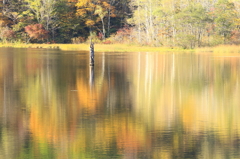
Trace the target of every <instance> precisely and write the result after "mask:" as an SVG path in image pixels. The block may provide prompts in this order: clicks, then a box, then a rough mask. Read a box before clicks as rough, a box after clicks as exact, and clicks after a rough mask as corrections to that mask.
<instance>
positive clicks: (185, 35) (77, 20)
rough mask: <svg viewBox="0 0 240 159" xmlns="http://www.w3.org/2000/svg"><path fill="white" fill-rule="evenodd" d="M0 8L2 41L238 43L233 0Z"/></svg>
mask: <svg viewBox="0 0 240 159" xmlns="http://www.w3.org/2000/svg"><path fill="white" fill-rule="evenodd" d="M0 8H1V13H0V27H1V28H0V40H1V42H3V43H4V42H19V43H82V42H85V41H87V40H89V39H90V38H89V37H91V38H92V39H93V40H95V42H103V43H106V44H109V43H136V44H142V45H151V46H169V47H175V46H181V47H183V48H194V47H202V46H215V45H219V44H239V43H240V39H239V37H240V32H239V29H240V27H239V26H240V2H239V1H238V0H231V1H230V0H190V1H189V0H0Z"/></svg>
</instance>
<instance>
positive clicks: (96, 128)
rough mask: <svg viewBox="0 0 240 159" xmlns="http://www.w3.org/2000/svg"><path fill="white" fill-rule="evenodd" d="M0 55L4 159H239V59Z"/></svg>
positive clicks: (51, 53)
mask: <svg viewBox="0 0 240 159" xmlns="http://www.w3.org/2000/svg"><path fill="white" fill-rule="evenodd" d="M88 58H89V57H88V53H85V52H64V51H59V50H44V49H10V48H8V49H6V48H1V49H0V101H2V102H1V103H0V158H8V159H11V158H22V159H26V158H44V159H48V158H49V159H55V158H56V159H67V158H69V159H72V158H73V159H75V158H81V159H82V158H97V159H99V158H104V159H105V158H119V159H122V158H124V159H132V158H143V159H147V158H149V159H150V158H151V159H152V158H154V159H155V158H156V159H159V158H163V159H168V158H211V159H213V158H217V159H221V158H240V151H239V150H240V118H239V114H240V98H239V97H240V86H239V82H240V71H239V68H240V56H239V55H233V54H226V55H225V56H218V55H214V54H191V53H177V54H174V53H166V54H164V53H97V54H96V55H95V58H96V59H95V67H94V68H93V67H89V63H88V62H89V59H88Z"/></svg>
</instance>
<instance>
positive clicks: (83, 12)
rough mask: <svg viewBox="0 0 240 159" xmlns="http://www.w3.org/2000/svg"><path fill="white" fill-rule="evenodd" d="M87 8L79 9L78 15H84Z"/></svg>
mask: <svg viewBox="0 0 240 159" xmlns="http://www.w3.org/2000/svg"><path fill="white" fill-rule="evenodd" d="M86 13H87V12H86V10H85V9H78V10H77V15H78V16H84V15H85V14H86Z"/></svg>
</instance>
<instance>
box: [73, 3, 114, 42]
mask: <svg viewBox="0 0 240 159" xmlns="http://www.w3.org/2000/svg"><path fill="white" fill-rule="evenodd" d="M76 7H77V15H78V16H79V17H81V18H84V19H85V24H86V26H88V27H89V29H90V32H92V29H93V28H94V29H97V30H98V31H100V32H101V33H102V35H103V39H105V37H106V30H105V22H104V18H105V17H106V16H107V13H108V11H109V10H110V8H111V7H112V6H111V5H110V4H109V3H108V2H107V1H106V0H78V3H76ZM112 11H113V10H112ZM112 16H113V14H112ZM99 21H101V25H102V29H99V28H98V22H99Z"/></svg>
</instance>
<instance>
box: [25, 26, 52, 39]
mask: <svg viewBox="0 0 240 159" xmlns="http://www.w3.org/2000/svg"><path fill="white" fill-rule="evenodd" d="M25 32H26V33H28V35H29V37H30V38H33V39H37V40H43V39H46V38H48V31H47V30H45V29H44V27H43V25H42V24H31V25H28V26H26V27H25Z"/></svg>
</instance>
